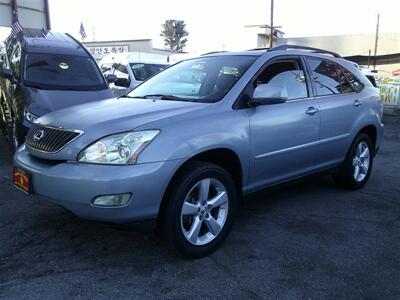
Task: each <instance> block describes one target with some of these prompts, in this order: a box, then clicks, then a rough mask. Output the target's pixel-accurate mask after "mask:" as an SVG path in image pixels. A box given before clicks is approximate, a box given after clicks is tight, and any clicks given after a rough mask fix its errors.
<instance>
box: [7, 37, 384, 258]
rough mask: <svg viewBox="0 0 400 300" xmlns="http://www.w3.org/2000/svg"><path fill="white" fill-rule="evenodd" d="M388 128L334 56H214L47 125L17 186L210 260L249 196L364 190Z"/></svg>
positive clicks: (280, 51) (374, 102)
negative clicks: (324, 179)
mask: <svg viewBox="0 0 400 300" xmlns="http://www.w3.org/2000/svg"><path fill="white" fill-rule="evenodd" d="M382 132H383V124H382V104H381V102H380V100H379V95H378V93H377V91H376V89H375V88H374V87H373V86H372V85H371V83H370V82H369V80H368V79H367V78H366V77H365V76H364V75H362V74H361V73H360V71H359V70H358V69H357V68H356V67H355V65H354V64H352V63H351V62H348V61H346V60H344V59H343V58H341V57H340V56H339V55H337V54H335V53H331V52H328V51H324V50H320V49H315V48H304V47H299V46H288V45H284V46H278V47H275V48H272V49H270V50H267V51H260V50H257V51H246V52H240V53H232V52H225V53H214V54H210V55H205V56H201V57H198V58H194V59H190V60H186V61H183V62H180V63H178V64H176V65H174V66H172V67H170V68H168V69H166V70H164V71H163V72H161V73H159V74H158V75H156V76H154V77H152V78H151V79H150V80H148V81H146V82H145V83H143V84H141V85H140V86H138V87H137V88H136V89H134V90H133V91H132V92H131V93H129V94H128V95H126V96H125V97H121V98H118V99H110V100H104V101H99V102H96V103H88V104H83V105H79V106H75V107H71V108H67V109H63V110H59V111H56V112H52V113H50V114H48V115H46V116H44V117H42V118H40V119H39V120H38V121H37V122H36V123H35V124H34V126H33V127H32V128H31V130H30V131H29V133H28V135H27V138H26V141H25V145H24V146H22V147H21V148H20V149H19V150H18V151H17V153H16V154H15V156H14V164H15V168H14V176H13V178H14V184H15V185H16V186H17V187H18V188H19V189H21V190H23V191H24V192H26V193H28V194H29V193H35V194H38V195H41V196H43V197H45V198H47V199H49V200H50V201H53V202H55V203H57V204H60V205H62V206H64V207H65V208H67V209H69V210H70V211H72V212H73V213H75V214H76V215H78V216H80V217H83V218H87V219H93V220H99V221H107V222H114V223H127V222H136V221H143V220H157V224H158V226H159V228H160V229H161V231H162V232H163V233H164V234H165V235H166V237H167V238H168V239H169V240H170V241H171V242H172V244H173V245H174V246H176V247H177V249H178V250H179V251H180V252H182V253H184V254H186V255H189V256H191V257H201V256H204V255H207V254H209V253H210V252H212V251H213V250H215V249H216V248H217V247H218V245H220V244H221V242H222V241H223V240H224V238H226V236H227V235H228V232H229V230H230V228H231V226H232V223H233V220H234V216H235V211H236V208H237V205H238V201H239V199H240V198H241V196H242V195H244V194H248V193H250V192H253V191H256V190H260V189H263V188H266V187H270V186H272V185H276V184H279V183H282V182H285V181H288V180H291V179H294V178H299V177H302V176H304V175H307V174H311V173H317V172H321V171H326V170H332V173H333V175H334V178H335V180H336V182H337V183H338V184H339V185H340V186H343V187H345V188H348V189H359V188H361V187H362V186H364V185H365V183H366V182H367V180H368V178H369V176H370V174H371V169H372V163H373V158H374V155H375V154H376V153H377V151H378V149H379V146H380V144H381V141H382Z"/></svg>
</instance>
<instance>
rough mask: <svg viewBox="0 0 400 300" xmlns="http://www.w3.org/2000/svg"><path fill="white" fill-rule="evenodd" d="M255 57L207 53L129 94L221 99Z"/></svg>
mask: <svg viewBox="0 0 400 300" xmlns="http://www.w3.org/2000/svg"><path fill="white" fill-rule="evenodd" d="M256 58H257V57H255V56H234V55H230V56H228V55H226V56H225V55H224V56H210V57H199V58H196V59H191V60H187V61H183V62H180V63H178V64H176V65H173V66H171V67H170V68H168V69H166V70H165V71H163V72H161V73H159V74H157V75H155V76H154V77H152V78H151V79H149V80H147V81H146V82H144V83H142V84H141V85H139V86H138V87H137V88H135V89H134V90H133V91H132V92H131V93H130V94H129V96H131V97H143V96H146V95H160V94H162V95H172V96H175V97H178V100H185V101H201V102H216V101H218V100H221V99H222V98H223V97H224V96H225V95H226V94H227V93H228V92H229V90H230V89H231V88H232V87H233V85H234V84H235V83H236V81H237V80H238V79H239V78H240V77H241V76H242V75H243V73H244V72H246V70H247V69H248V68H249V66H250V65H251V64H252V63H253V62H254V61H255V59H256Z"/></svg>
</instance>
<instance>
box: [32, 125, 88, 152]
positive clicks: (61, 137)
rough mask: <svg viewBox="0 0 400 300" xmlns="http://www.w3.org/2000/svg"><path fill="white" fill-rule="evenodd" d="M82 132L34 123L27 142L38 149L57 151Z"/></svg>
mask: <svg viewBox="0 0 400 300" xmlns="http://www.w3.org/2000/svg"><path fill="white" fill-rule="evenodd" d="M81 134H82V132H78V131H71V130H66V129H62V128H56V127H50V126H44V125H40V124H34V125H33V126H32V128H31V129H30V130H29V132H28V134H27V136H26V139H25V144H26V145H27V146H28V147H30V148H32V149H34V150H37V151H41V152H48V153H55V152H58V151H60V150H61V149H62V148H64V147H65V146H66V145H67V144H68V143H70V142H72V141H73V140H74V139H76V138H77V137H78V136H80V135H81Z"/></svg>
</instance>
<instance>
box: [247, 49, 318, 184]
mask: <svg viewBox="0 0 400 300" xmlns="http://www.w3.org/2000/svg"><path fill="white" fill-rule="evenodd" d="M304 70H305V69H304V65H303V62H302V60H301V59H300V58H299V57H288V58H279V59H276V60H274V61H272V62H271V63H269V64H268V65H267V66H266V67H265V68H264V70H262V71H261V73H260V74H259V75H258V76H257V77H256V79H255V81H254V83H253V85H254V87H255V86H257V84H267V83H269V84H274V85H282V86H284V87H286V89H287V94H288V100H287V102H286V103H282V104H273V105H264V106H257V107H256V108H254V109H252V111H251V112H250V146H251V162H250V176H249V189H252V188H257V187H261V186H265V185H269V184H274V183H278V182H280V181H284V180H287V179H290V178H293V177H296V176H299V175H301V174H304V173H307V172H309V171H311V170H313V169H314V168H315V162H316V155H317V149H318V141H319V127H320V115H319V107H318V103H317V101H316V100H314V99H313V98H312V97H310V91H309V90H310V84H309V81H308V79H307V77H306V72H305V71H304Z"/></svg>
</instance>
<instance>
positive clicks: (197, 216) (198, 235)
mask: <svg viewBox="0 0 400 300" xmlns="http://www.w3.org/2000/svg"><path fill="white" fill-rule="evenodd" d="M173 184H174V186H173V188H172V189H171V192H170V193H169V199H167V201H168V202H167V205H166V206H165V211H164V212H163V213H164V216H163V222H162V224H161V226H163V228H162V229H163V231H164V233H165V234H166V236H167V238H168V239H169V241H170V242H171V243H172V244H173V246H175V248H177V250H178V251H179V252H180V253H182V254H184V255H185V256H189V257H192V258H199V257H202V256H205V255H208V254H210V253H211V252H213V251H215V250H216V249H217V248H218V246H219V245H220V244H221V243H222V241H223V240H224V239H225V238H226V236H227V235H228V233H229V230H230V228H231V226H232V223H233V219H234V215H235V211H236V206H237V198H238V197H237V190H236V186H235V183H234V181H233V179H232V177H231V176H230V175H229V174H228V173H227V172H226V171H225V170H224V169H223V168H221V167H219V166H217V165H214V164H210V163H205V162H195V163H191V164H189V165H188V166H186V167H185V169H184V170H183V172H181V173H180V174H179V175H178V178H177V179H176V181H174V182H173Z"/></svg>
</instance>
